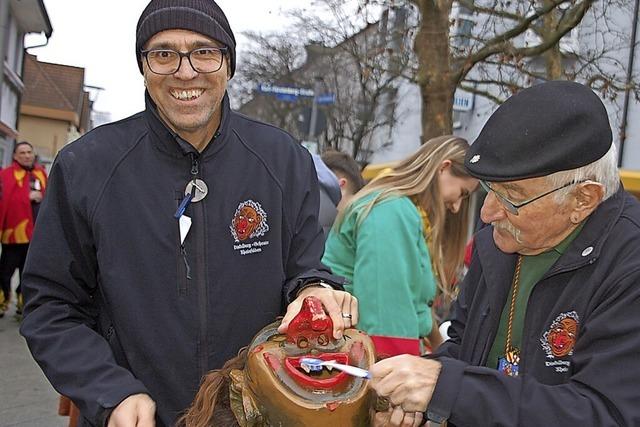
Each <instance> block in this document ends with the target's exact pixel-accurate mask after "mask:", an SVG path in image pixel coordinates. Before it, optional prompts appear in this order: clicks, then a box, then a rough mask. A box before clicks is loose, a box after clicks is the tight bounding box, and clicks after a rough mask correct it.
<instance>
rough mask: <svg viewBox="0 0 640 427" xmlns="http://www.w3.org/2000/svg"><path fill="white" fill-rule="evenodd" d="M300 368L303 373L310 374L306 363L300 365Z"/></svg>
mask: <svg viewBox="0 0 640 427" xmlns="http://www.w3.org/2000/svg"><path fill="white" fill-rule="evenodd" d="M300 367H301V368H302V370H303V371H305V372H306V373H307V374H308V373H309V372H311V368H310V367H309V365H307V364H306V363H301V364H300Z"/></svg>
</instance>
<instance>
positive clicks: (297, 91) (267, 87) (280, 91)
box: [256, 83, 314, 98]
mask: <svg viewBox="0 0 640 427" xmlns="http://www.w3.org/2000/svg"><path fill="white" fill-rule="evenodd" d="M256 89H257V90H258V92H261V93H271V94H273V95H288V96H292V97H294V98H296V97H298V96H306V97H308V98H313V97H314V93H313V89H308V88H304V87H289V86H276V85H272V84H270V83H260V84H259V85H258V86H257V87H256Z"/></svg>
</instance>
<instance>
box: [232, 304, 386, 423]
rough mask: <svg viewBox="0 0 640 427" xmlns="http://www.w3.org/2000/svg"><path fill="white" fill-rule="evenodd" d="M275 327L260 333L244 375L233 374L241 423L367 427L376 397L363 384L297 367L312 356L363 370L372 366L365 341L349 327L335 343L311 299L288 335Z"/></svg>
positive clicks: (336, 374)
mask: <svg viewBox="0 0 640 427" xmlns="http://www.w3.org/2000/svg"><path fill="white" fill-rule="evenodd" d="M277 327H278V323H273V324H271V325H269V326H267V327H266V328H264V329H263V330H262V331H260V332H259V333H258V335H256V337H255V338H254V340H253V342H252V343H251V346H250V347H249V350H248V354H247V363H246V366H245V369H244V371H242V372H240V371H233V372H232V373H231V378H232V386H231V401H232V405H231V406H232V409H233V410H234V413H235V415H236V418H238V420H239V422H240V424H241V425H243V426H249V425H285V426H288V425H304V426H309V427H314V426H318V427H319V426H327V425H331V426H332V427H338V426H345V427H346V426H354V425H369V420H370V411H371V409H372V407H373V404H374V402H375V399H374V396H373V393H372V392H371V391H370V390H369V388H368V386H367V380H365V379H362V378H357V377H353V376H349V375H347V374H345V373H344V372H340V371H337V370H335V369H334V370H328V369H326V368H324V369H323V370H322V371H319V372H313V371H311V372H307V371H305V370H304V369H303V368H302V367H301V366H300V359H301V358H303V357H313V358H318V359H322V360H335V361H336V362H339V363H345V364H349V365H353V366H358V367H361V368H364V369H367V368H369V366H370V365H372V364H373V363H374V362H375V351H374V347H373V343H372V342H371V340H370V339H369V337H368V336H367V335H366V334H364V333H363V332H361V331H358V330H356V329H347V330H346V331H345V333H344V337H343V338H342V339H340V340H334V339H333V338H332V336H331V331H332V329H333V324H332V322H331V319H330V318H329V316H328V315H327V314H326V313H325V312H324V309H323V308H322V304H321V303H320V301H319V300H318V299H316V298H314V297H309V298H307V299H305V301H304V302H303V307H302V309H301V311H300V313H299V314H298V315H297V316H296V317H295V318H294V319H293V320H292V322H291V323H290V325H289V329H288V331H287V334H286V335H282V334H278V332H277ZM234 402H235V403H234ZM239 412H242V413H241V414H240V413H239ZM242 420H244V424H243V422H242ZM251 420H253V421H251ZM257 420H260V421H258V423H257V424H256V421H257ZM251 422H253V423H254V424H251ZM260 422H265V424H260Z"/></svg>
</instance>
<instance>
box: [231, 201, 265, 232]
mask: <svg viewBox="0 0 640 427" xmlns="http://www.w3.org/2000/svg"><path fill="white" fill-rule="evenodd" d="M261 219H262V218H261V217H260V214H259V213H258V212H256V210H255V209H254V208H253V207H252V206H248V205H247V206H244V207H242V208H241V209H240V212H239V213H238V215H237V216H236V217H235V218H234V219H233V228H235V230H236V233H237V235H238V240H246V239H248V238H249V236H251V233H253V231H254V230H255V229H256V227H258V225H259V224H260V220H261Z"/></svg>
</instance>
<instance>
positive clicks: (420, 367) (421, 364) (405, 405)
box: [369, 354, 441, 425]
mask: <svg viewBox="0 0 640 427" xmlns="http://www.w3.org/2000/svg"><path fill="white" fill-rule="evenodd" d="M440 369H441V365H440V362H438V361H435V360H431V359H424V358H422V357H417V356H410V355H406V354H405V355H402V356H395V357H390V358H388V359H384V360H381V361H380V362H378V363H376V364H375V365H373V366H372V367H371V369H370V370H369V372H371V376H372V378H371V387H373V389H374V390H375V391H376V393H378V396H382V397H386V398H388V399H389V401H390V402H391V406H392V407H393V408H394V409H395V407H398V406H399V407H400V408H401V409H402V411H403V412H405V413H411V412H424V411H426V410H427V406H428V405H429V402H430V401H431V396H432V395H433V389H434V388H435V387H436V382H437V381H438V375H440ZM397 417H399V415H397ZM391 425H396V424H391Z"/></svg>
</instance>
